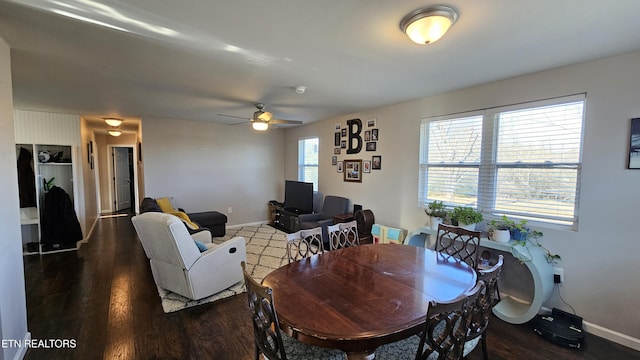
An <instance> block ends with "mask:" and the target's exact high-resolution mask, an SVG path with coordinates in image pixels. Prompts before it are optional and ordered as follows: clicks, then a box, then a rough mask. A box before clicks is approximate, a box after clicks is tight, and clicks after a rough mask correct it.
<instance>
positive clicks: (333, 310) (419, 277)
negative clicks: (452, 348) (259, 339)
mask: <svg viewBox="0 0 640 360" xmlns="http://www.w3.org/2000/svg"><path fill="white" fill-rule="evenodd" d="M475 283H476V273H475V271H474V270H473V268H471V267H470V266H468V265H467V264H466V263H464V262H460V261H458V260H456V259H454V258H452V257H450V256H447V255H444V254H441V253H438V252H435V251H433V250H430V249H425V248H419V247H415V246H408V245H399V244H376V245H361V246H355V247H350V248H346V249H340V250H334V251H329V252H325V253H322V254H318V255H314V256H311V257H309V258H306V259H302V260H300V261H295V262H292V263H290V264H288V265H285V266H283V267H281V268H279V269H276V270H274V271H273V272H271V273H270V274H268V275H267V276H266V277H265V278H264V280H263V281H262V284H263V285H266V286H268V287H270V288H271V289H272V290H273V299H274V305H275V309H276V313H277V315H278V319H279V321H280V327H281V329H282V330H283V331H284V332H285V333H286V334H288V335H289V336H291V337H293V338H295V339H297V340H299V341H301V342H303V343H306V344H310V345H316V346H321V347H326V348H334V349H340V350H342V351H344V352H346V354H347V358H348V359H373V358H374V356H375V350H376V348H377V347H378V346H380V345H383V344H387V343H390V342H394V341H398V340H401V339H404V338H407V337H409V336H411V335H414V334H417V333H418V332H419V331H420V330H421V329H422V327H423V326H424V323H425V321H426V314H427V309H428V305H429V302H430V301H432V300H433V301H436V302H448V301H451V300H453V299H455V298H456V297H457V296H459V295H461V294H463V293H465V292H467V291H469V290H470V289H471V288H472V287H473V286H474V285H475Z"/></svg>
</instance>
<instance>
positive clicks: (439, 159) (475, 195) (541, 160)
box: [418, 95, 585, 228]
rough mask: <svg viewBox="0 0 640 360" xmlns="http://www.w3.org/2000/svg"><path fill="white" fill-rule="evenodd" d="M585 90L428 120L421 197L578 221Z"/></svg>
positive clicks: (423, 131) (487, 209)
mask: <svg viewBox="0 0 640 360" xmlns="http://www.w3.org/2000/svg"><path fill="white" fill-rule="evenodd" d="M584 99H585V96H584V95H578V96H572V97H566V98H559V99H551V100H545V101H540V102H532V103H526V104H519V105H510V106H508V107H499V108H492V109H485V110H483V111H482V112H480V115H473V116H452V117H448V118H444V119H442V118H439V119H425V120H423V122H422V124H421V132H420V165H419V177H420V178H419V187H420V188H419V191H418V196H419V198H418V203H419V206H421V207H426V206H427V205H428V203H430V202H432V201H435V200H438V201H443V202H444V203H445V204H446V205H448V206H449V207H454V206H459V205H462V206H471V207H474V208H477V209H479V210H481V211H482V212H483V213H484V214H485V215H489V216H492V215H493V216H496V217H498V216H501V215H503V214H505V215H509V216H513V217H516V218H522V219H528V220H535V221H541V222H546V223H554V224H560V225H566V226H571V227H574V228H575V227H576V226H577V222H578V218H577V213H578V212H577V209H578V202H579V201H578V200H579V190H580V173H581V169H582V163H581V159H582V131H583V130H582V129H583V123H584Z"/></svg>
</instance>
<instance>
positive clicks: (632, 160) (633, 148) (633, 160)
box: [629, 118, 640, 169]
mask: <svg viewBox="0 0 640 360" xmlns="http://www.w3.org/2000/svg"><path fill="white" fill-rule="evenodd" d="M630 133H631V135H630V138H629V169H640V118H635V119H631V132H630Z"/></svg>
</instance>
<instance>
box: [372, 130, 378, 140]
mask: <svg viewBox="0 0 640 360" xmlns="http://www.w3.org/2000/svg"><path fill="white" fill-rule="evenodd" d="M371 141H378V129H371Z"/></svg>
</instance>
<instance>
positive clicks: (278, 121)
mask: <svg viewBox="0 0 640 360" xmlns="http://www.w3.org/2000/svg"><path fill="white" fill-rule="evenodd" d="M269 124H283V125H301V124H302V121H300V120H282V119H271V120H269Z"/></svg>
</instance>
